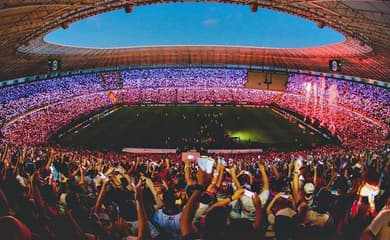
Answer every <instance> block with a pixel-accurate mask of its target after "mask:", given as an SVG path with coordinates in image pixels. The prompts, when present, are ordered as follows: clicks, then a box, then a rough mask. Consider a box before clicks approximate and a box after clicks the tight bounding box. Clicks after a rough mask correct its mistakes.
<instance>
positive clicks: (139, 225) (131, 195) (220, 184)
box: [0, 68, 390, 240]
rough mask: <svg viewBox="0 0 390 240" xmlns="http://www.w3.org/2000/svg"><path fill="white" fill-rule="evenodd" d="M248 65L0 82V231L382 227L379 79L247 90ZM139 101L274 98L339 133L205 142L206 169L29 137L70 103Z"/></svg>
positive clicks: (378, 234) (46, 130)
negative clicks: (317, 139) (252, 142)
mask: <svg viewBox="0 0 390 240" xmlns="http://www.w3.org/2000/svg"><path fill="white" fill-rule="evenodd" d="M247 78H248V72H247V70H233V69H205V68H192V69H181V68H167V69H144V70H128V71H122V72H111V73H100V74H89V75H79V76H72V77H62V78H58V79H50V80H44V81H39V82H34V83H29V84H25V85H18V86H13V87H6V88H2V89H0V126H3V128H2V129H1V135H4V138H2V139H1V138H0V142H1V145H0V153H1V155H0V234H1V237H0V238H4V239H206V240H207V239H211V240H219V239H238V238H241V239H245V240H246V239H248V240H250V239H268V240H273V239H278V240H279V239H283V240H284V239H286V240H294V239H308V240H311V239H343V240H344V239H346V240H355V239H362V240H366V239H386V240H389V239H390V233H389V225H388V221H389V214H390V200H389V189H390V172H389V171H390V161H389V158H390V148H389V146H387V145H384V144H383V140H384V139H385V138H386V136H388V133H389V122H390V121H389V120H390V91H389V90H387V89H384V88H381V87H377V86H371V85H365V84H358V83H353V82H347V81H340V80H335V79H325V78H322V77H313V76H304V75H290V76H289V78H288V82H287V86H286V90H285V91H284V92H276V91H265V90H254V89H247V88H245V84H246V82H247ZM150 103H155V104H160V103H162V104H167V103H173V104H191V103H200V104H225V103H226V104H242V105H256V106H270V105H274V104H276V105H278V106H279V107H281V108H283V109H286V110H291V111H293V112H295V113H298V114H300V115H301V116H303V117H304V118H305V119H306V120H307V121H311V122H313V123H314V122H318V123H319V125H320V126H323V127H325V128H327V129H329V131H330V132H332V133H333V134H335V135H337V136H338V137H339V138H340V140H341V143H342V145H341V146H337V147H336V146H334V147H331V146H324V147H321V148H317V149H314V150H311V151H301V152H293V153H275V152H264V153H262V154H260V155H257V154H235V155H212V156H211V157H212V158H214V159H215V161H214V165H213V171H212V173H207V172H205V171H203V170H202V169H201V168H200V167H199V166H198V164H197V161H196V159H195V160H190V159H181V155H180V154H170V155H165V156H162V155H138V156H136V155H130V154H118V153H104V154H103V153H100V152H89V151H74V150H71V149H64V148H50V147H38V146H37V145H38V144H39V145H41V146H43V145H45V144H46V143H47V141H48V138H49V137H50V136H51V135H52V134H55V133H56V132H57V131H59V130H60V129H62V128H63V127H64V126H67V125H69V124H71V123H72V121H73V120H74V119H77V118H78V117H80V116H82V115H84V116H88V115H90V114H91V113H92V112H94V111H96V110H98V109H103V108H107V107H109V106H112V105H114V104H126V105H135V104H150ZM10 121H11V122H10ZM1 135H0V137H2V136H1ZM386 224H387V225H386Z"/></svg>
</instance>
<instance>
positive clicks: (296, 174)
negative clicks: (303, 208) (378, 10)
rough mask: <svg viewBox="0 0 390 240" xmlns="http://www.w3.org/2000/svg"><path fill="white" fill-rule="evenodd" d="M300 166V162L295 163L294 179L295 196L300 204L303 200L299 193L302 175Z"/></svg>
mask: <svg viewBox="0 0 390 240" xmlns="http://www.w3.org/2000/svg"><path fill="white" fill-rule="evenodd" d="M300 167H301V166H300V164H298V161H295V164H294V177H293V187H292V190H293V195H294V198H295V199H296V201H297V202H299V201H300V200H301V199H302V195H301V192H300V191H299V175H300V174H301V173H300Z"/></svg>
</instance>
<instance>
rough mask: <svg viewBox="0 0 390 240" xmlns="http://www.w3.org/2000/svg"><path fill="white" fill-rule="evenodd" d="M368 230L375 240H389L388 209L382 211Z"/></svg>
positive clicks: (389, 215) (389, 221)
mask: <svg viewBox="0 0 390 240" xmlns="http://www.w3.org/2000/svg"><path fill="white" fill-rule="evenodd" d="M368 230H370V231H371V233H372V234H374V236H375V240H389V239H390V209H386V210H384V209H382V210H381V211H380V212H379V214H378V215H377V216H376V217H375V218H374V220H372V222H371V223H370V225H368Z"/></svg>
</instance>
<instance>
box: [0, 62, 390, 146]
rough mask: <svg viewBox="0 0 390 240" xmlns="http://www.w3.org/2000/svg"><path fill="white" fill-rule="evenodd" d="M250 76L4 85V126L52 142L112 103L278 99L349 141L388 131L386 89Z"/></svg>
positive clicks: (263, 102)
mask: <svg viewBox="0 0 390 240" xmlns="http://www.w3.org/2000/svg"><path fill="white" fill-rule="evenodd" d="M247 77H248V72H247V70H233V69H201V68H194V69H181V68H167V69H148V70H133V71H124V72H108V73H100V74H89V75H79V76H73V77H66V78H57V79H50V80H45V81H39V82H34V83H31V84H24V85H19V86H13V87H6V88H2V89H0V104H1V105H0V109H1V110H0V117H1V118H0V119H1V124H2V125H3V129H2V130H3V132H4V134H5V136H6V137H7V139H8V140H10V141H11V142H13V143H16V144H22V143H29V144H37V143H44V142H46V141H47V139H48V138H49V137H50V135H52V134H54V133H55V132H56V131H58V130H60V129H61V128H63V127H65V126H67V125H69V124H70V123H71V122H72V120H74V119H77V118H79V117H80V116H85V115H88V114H90V113H91V112H93V111H95V110H96V109H100V108H104V107H107V106H111V105H113V104H129V105H132V104H161V103H162V104H191V103H199V104H243V105H247V104H248V105H260V106H268V105H271V104H278V105H279V106H281V107H283V108H285V109H289V110H292V111H294V112H297V113H299V114H300V115H303V116H305V118H307V119H311V121H312V122H315V121H318V122H319V123H320V124H321V125H322V126H324V127H326V128H328V129H329V130H330V131H331V132H332V133H334V134H336V135H338V136H339V137H340V138H341V140H342V141H343V143H344V144H346V145H355V146H356V145H357V144H359V143H364V144H365V145H375V144H377V143H379V141H381V140H383V139H384V138H385V137H386V136H387V133H388V130H389V127H388V125H387V124H386V122H387V123H388V122H389V118H390V105H389V104H390V91H389V90H387V89H384V88H381V87H377V86H372V85H366V84H361V83H355V82H346V81H340V80H334V79H326V78H319V77H313V76H306V75H290V76H289V78H288V83H287V86H286V91H285V92H276V91H267V90H260V89H248V88H245V83H246V82H247ZM26 129H29V131H26Z"/></svg>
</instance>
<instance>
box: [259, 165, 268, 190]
mask: <svg viewBox="0 0 390 240" xmlns="http://www.w3.org/2000/svg"><path fill="white" fill-rule="evenodd" d="M259 170H260V173H261V179H262V180H263V191H264V190H269V181H268V176H267V171H266V170H265V167H264V165H263V164H262V163H259Z"/></svg>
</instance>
